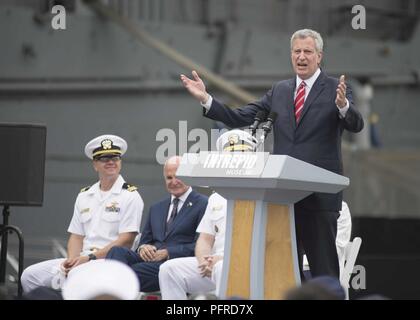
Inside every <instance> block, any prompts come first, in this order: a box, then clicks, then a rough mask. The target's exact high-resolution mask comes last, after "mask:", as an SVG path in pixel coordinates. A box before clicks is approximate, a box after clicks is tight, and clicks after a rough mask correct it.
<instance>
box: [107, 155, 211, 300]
mask: <svg viewBox="0 0 420 320" xmlns="http://www.w3.org/2000/svg"><path fill="white" fill-rule="evenodd" d="M180 160H181V158H180V157H178V156H175V157H171V158H169V159H168V160H167V161H166V163H165V166H164V168H163V174H164V177H165V182H166V188H167V190H168V192H169V193H170V194H171V196H170V197H169V198H166V199H164V200H162V201H160V202H158V203H156V204H154V205H152V206H151V208H150V210H149V216H148V217H147V221H146V224H145V226H144V228H143V231H142V235H141V239H140V246H139V247H138V249H137V250H136V252H134V251H132V250H129V249H127V248H124V247H114V248H112V249H111V250H110V251H109V253H108V255H107V256H106V258H107V259H115V260H119V261H121V262H123V263H126V264H128V265H129V266H130V267H131V268H133V270H134V271H135V272H136V274H137V276H138V278H139V281H140V291H144V292H150V291H157V290H159V278H158V275H159V268H160V265H161V264H162V263H164V262H165V261H166V260H168V259H173V258H179V257H189V256H194V247H195V242H196V240H197V237H198V233H196V229H197V226H198V224H199V223H200V221H201V218H202V217H203V215H204V211H205V210H206V206H207V197H206V196H204V195H202V194H200V193H198V192H196V191H193V190H192V188H191V187H190V186H187V185H185V184H184V183H183V182H182V181H181V180H179V179H177V178H176V175H175V173H176V170H177V169H178V167H179V163H180Z"/></svg>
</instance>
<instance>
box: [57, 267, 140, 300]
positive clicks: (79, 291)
mask: <svg viewBox="0 0 420 320" xmlns="http://www.w3.org/2000/svg"><path fill="white" fill-rule="evenodd" d="M139 290H140V288H139V281H138V279H137V276H136V274H135V272H134V271H133V270H132V269H131V268H130V267H129V266H127V265H125V264H123V263H121V262H119V261H116V260H104V259H101V260H94V261H90V262H88V263H85V264H82V265H80V266H78V267H77V268H75V269H73V270H72V271H70V273H69V275H68V278H67V281H66V282H65V283H64V286H63V291H62V294H63V298H64V300H92V299H95V298H100V297H101V296H110V297H112V298H115V299H117V300H135V299H137V297H138V295H139Z"/></svg>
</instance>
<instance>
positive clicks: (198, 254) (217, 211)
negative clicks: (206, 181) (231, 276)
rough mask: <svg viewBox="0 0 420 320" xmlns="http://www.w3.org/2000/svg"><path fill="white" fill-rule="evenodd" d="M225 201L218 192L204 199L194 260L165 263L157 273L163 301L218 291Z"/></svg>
mask: <svg viewBox="0 0 420 320" xmlns="http://www.w3.org/2000/svg"><path fill="white" fill-rule="evenodd" d="M226 206H227V201H226V199H225V198H223V197H222V196H220V195H219V194H218V193H213V194H212V195H211V196H210V197H209V200H208V204H207V208H206V212H205V213H204V216H203V218H202V220H201V222H200V224H199V225H198V227H197V232H198V233H200V235H199V237H198V239H197V243H196V246H195V257H186V258H176V259H172V260H168V261H166V262H165V263H164V264H162V265H161V267H160V270H159V286H160V291H161V294H162V299H164V300H182V299H187V294H188V293H189V294H194V293H203V292H208V291H214V290H216V293H218V290H219V288H220V280H221V274H222V264H223V249H224V243H225V226H226Z"/></svg>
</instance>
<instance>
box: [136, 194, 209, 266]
mask: <svg viewBox="0 0 420 320" xmlns="http://www.w3.org/2000/svg"><path fill="white" fill-rule="evenodd" d="M207 199H208V198H207V197H206V196H204V195H202V194H200V193H198V192H196V191H194V190H193V191H192V192H191V193H190V194H189V196H188V197H187V199H186V201H185V203H184V205H183V206H182V208H181V211H179V212H178V214H177V216H176V218H175V220H174V221H173V223H172V224H171V228H170V230H169V231H168V233H167V234H165V228H166V220H167V217H168V210H169V205H170V202H171V198H170V197H169V198H167V199H165V200H162V201H160V202H158V203H156V204H154V205H152V206H151V208H150V210H149V216H148V217H147V221H146V224H145V226H144V228H143V231H142V234H141V238H140V245H142V244H152V245H154V246H156V247H157V248H158V249H163V248H166V249H167V250H168V252H169V258H170V259H173V258H179V257H188V256H193V255H194V247H195V242H196V241H197V238H198V233H196V229H197V227H198V224H199V223H200V221H201V218H202V217H203V215H204V212H205V210H206V206H207Z"/></svg>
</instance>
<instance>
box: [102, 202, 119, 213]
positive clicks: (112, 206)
mask: <svg viewBox="0 0 420 320" xmlns="http://www.w3.org/2000/svg"><path fill="white" fill-rule="evenodd" d="M120 210H121V208H120V207H118V202H111V204H109V205H107V206H106V207H105V212H115V213H118V212H120Z"/></svg>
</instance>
